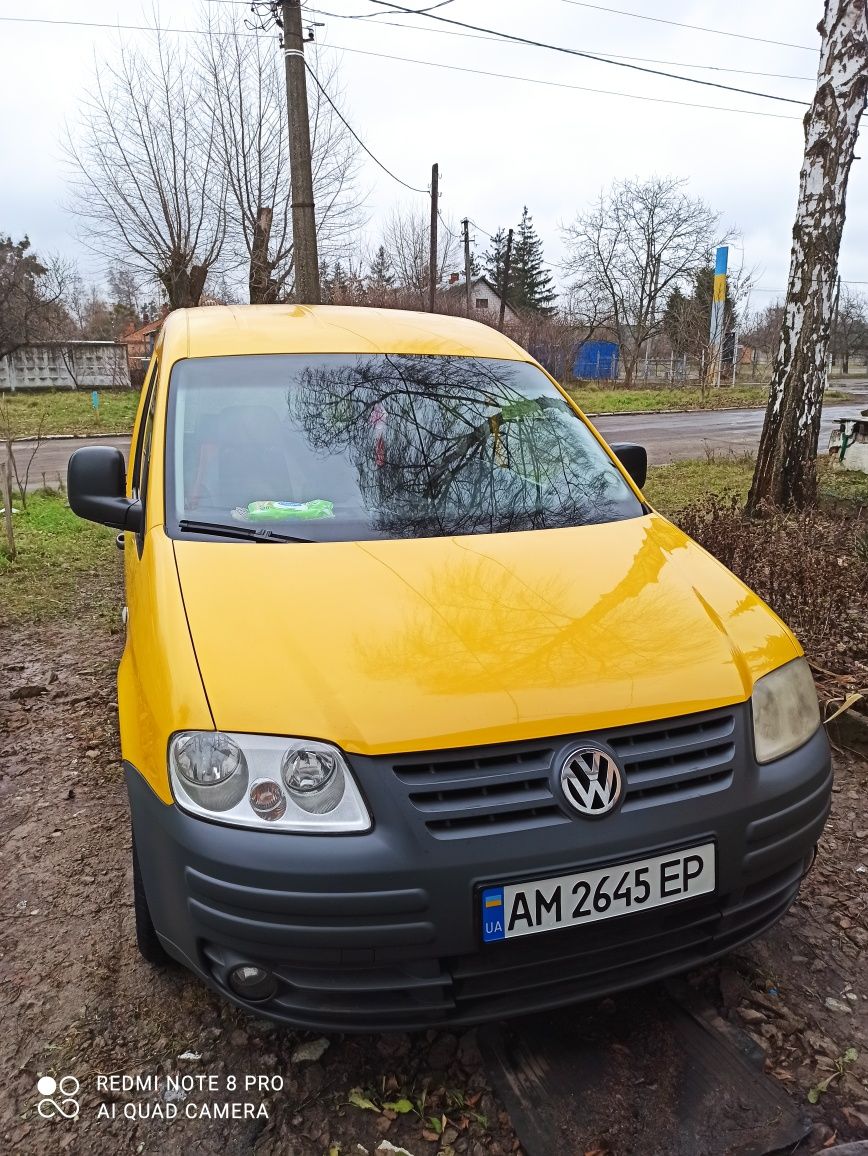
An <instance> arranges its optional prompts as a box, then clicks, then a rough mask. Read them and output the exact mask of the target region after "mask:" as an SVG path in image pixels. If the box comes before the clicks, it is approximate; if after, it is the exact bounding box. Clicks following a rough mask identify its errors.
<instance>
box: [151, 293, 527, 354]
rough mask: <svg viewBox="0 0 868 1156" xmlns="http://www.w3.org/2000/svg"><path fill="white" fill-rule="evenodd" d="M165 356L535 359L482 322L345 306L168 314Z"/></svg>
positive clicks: (265, 307) (232, 308) (264, 307)
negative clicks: (408, 355)
mask: <svg viewBox="0 0 868 1156" xmlns="http://www.w3.org/2000/svg"><path fill="white" fill-rule="evenodd" d="M163 341H164V345H163V348H164V354H163V357H164V360H166V359H167V360H169V361H177V360H180V359H181V358H184V357H215V356H220V355H231V354H244V353H247V354H250V353H416V354H441V355H444V356H449V355H451V356H462V355H463V356H473V357H496V358H503V359H505V360H510V361H530V360H532V359H531V358H530V357H529V355H528V354H527V353H526V352H525V351H524V350H523V349H522V348H521V347H520V346H519V345H517V344H516V343H515V342H514V341H512V340H511V339H510V338H508V337H505V336H504V335H503V334H502V333H498V332H497V330H496V329H492V328H491V327H490V326H488V325H483V324H482V323H481V322H479V321H470V320H469V319H467V318H464V317H452V316H448V315H446V314H442V313H415V312H411V311H410V310H406V309H368V308H359V307H354V306H344V305H211V306H207V307H202V308H198V309H176V310H175V311H174V312H172V313H170V314H169V315H168V317H167V318H166V322H165V327H164V331H163Z"/></svg>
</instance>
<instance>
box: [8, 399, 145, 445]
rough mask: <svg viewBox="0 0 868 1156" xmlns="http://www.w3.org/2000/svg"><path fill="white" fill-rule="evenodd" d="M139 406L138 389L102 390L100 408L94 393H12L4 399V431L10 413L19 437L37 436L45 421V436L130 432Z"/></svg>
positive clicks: (14, 434) (16, 434) (43, 430)
mask: <svg viewBox="0 0 868 1156" xmlns="http://www.w3.org/2000/svg"><path fill="white" fill-rule="evenodd" d="M138 404H139V391H138V390H137V389H115V390H107V389H106V390H100V391H99V409H97V410H95V409H94V408H93V406H92V404H91V399H90V390H89V389H88V390H81V391H77V390H57V391H54V390H46V391H45V392H42V391H39V392H36V393H8V394H4V395H2V397H0V430H2V429H3V428H4V427H5V424H6V417H5V415H6V413H8V415H9V422H10V424H11V426H12V436H13V437H16V438H24V437H35V436H36V432H37V430H38V429H39V423H40V420H41V421H42V432H43V434H77V435H78V436H79V437H89V436H92V435H94V434H111V433H118V434H122V433H129V432H130V431H131V430H132V428H133V420H134V419H135V416H136V409H137V407H138Z"/></svg>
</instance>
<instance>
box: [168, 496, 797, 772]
mask: <svg viewBox="0 0 868 1156" xmlns="http://www.w3.org/2000/svg"><path fill="white" fill-rule="evenodd" d="M175 556H176V561H177V567H178V574H179V578H180V583H181V590H182V593H183V598H184V605H185V607H186V611H187V617H188V621H189V625H190V631H191V635H192V639H193V645H194V647H195V651H196V656H197V659H198V662H199V667H200V670H201V672H202V679H203V682H204V686H205V692H206V694H207V696H208V701H209V703H210V706H211V711H212V714H213V718H214V723H215V725H216V726H217V727H218V728H219V729H221V730H230V731H241V732H245V731H246V732H258V733H267V734H268V733H270V734H290V735H301V736H305V737H310V738H320V739H327V740H330V741H332V742H335V743H337V744H338V745H339V746H341V747H343V748H345V749H346V750H349V751H355V752H358V753H361V754H369V755H373V754H385V753H394V752H398V751H416V750H426V749H437V748H442V747H447V746H464V745H472V744H477V743H487V742H488V743H490V742H498V741H507V740H510V739H536V738H541V737H545V736H549V735H557V734H569V733H572V732H577V731H583V730H588V729H591V728H602V727H610V726H616V725H622V724H628V723H635V722H643V721H648V720H651V719H656V718H664V717H672V716H675V715H680V714H685V713H688V712H691V711H699V710H705V709H710V708H714V707H719V706H724V705H728V704H732V703H734V702H739V701H743V700H745V699H746V698H748V697H749V695H750V693H751V688H752V685H753V682H754V681H755V680H756V678H758V677H759V676H760V675H762V674H764V673H766V672H767V671H769V670H771V669H773V668H775V667H777V666H780V665H781V664H782V663H784V662H787V661H789V660H790V659H791V658H793V657H795V656H796V655H798V654H800V653H801V650H800V649H799V647H798V644H797V643H796V641H795V639H794V638H793V636H792V634H791V633H790V632H789V630H787V628H786V627H785V626H784V625H783V623H782V622H781V621H780V620H779V619H778V618H777V617H776V616H775V615H774V614H773V613H772V611H771V610H769V608H768V607H767V606H766V605H765V604H764V603H763V602H761V601H760V599H758V598H757V597H756V596H755V595H754V594H752V593H751V591H749V590H748V589H747V587H745V586H744V585H743V584H742V583H741V582H739V581H738V579H736V578H735V577H734V576H733V575H732V574H730V573H729V571H727V570H726V569H725V568H724V567H723V566H721V565H720V564H719V563H718V562H716V561H715V560H714V559H713V558H712V557H711V556H710V555H709V554H707V553H706V552H705V551H704V550H703V549H701V547H699V546H697V545H696V544H695V543H694V542H692V541H691V540H690V539H689V538H687V537H686V536H685V535H684V534H682V533H681V531H680V530H678V529H676V528H675V527H674V526H672V525H671V524H670V523H669V522H667V521H666V520H665V519H664V518H662V517H660V516H659V515H657V514H649V515H647V516H644V517H641V518H636V519H632V520H629V521H624V522H617V523H610V524H608V525H600V526H584V527H576V528H574V529H558V530H541V531H527V532H522V533H511V534H491V535H477V536H468V537H456V538H425V539H415V540H397V541H374V542H348V543H323V544H317V545H315V546H308V545H274V544H271V545H266V544H258V543H246V542H244V543H241V542H202V541H189V540H176V541H175Z"/></svg>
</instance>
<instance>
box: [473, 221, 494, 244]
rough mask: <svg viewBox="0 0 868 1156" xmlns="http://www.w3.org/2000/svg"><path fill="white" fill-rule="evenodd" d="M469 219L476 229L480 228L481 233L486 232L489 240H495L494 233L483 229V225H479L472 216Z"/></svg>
mask: <svg viewBox="0 0 868 1156" xmlns="http://www.w3.org/2000/svg"><path fill="white" fill-rule="evenodd" d="M467 220H468V221H469V222H470V224H471V225H472V226H473V227H474V229H478V230H479V231H480V233H484V234H485V236H486V237H488V239H489V241H493V240H494V235H493V234H492V233H489V232H488V230H487V229H483V227H482V225H477V223H476V221H474V220H473V218H472V217H468V218H467Z"/></svg>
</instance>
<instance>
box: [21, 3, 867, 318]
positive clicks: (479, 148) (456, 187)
mask: <svg viewBox="0 0 868 1156" xmlns="http://www.w3.org/2000/svg"><path fill="white" fill-rule="evenodd" d="M432 2H433V0H427V3H432ZM306 3H307V8H306V19H308V20H309V21H311V22H316V24H317V27H316V28H315V36H316V38H317V41H318V44H319V48H318V51H319V52H321V53H323V52H324V53H326V54H330V55H334V56H335V57H336V58H337V60H338V62H339V67H340V82H341V85H342V87H343V90H344V97H343V108H344V111H345V114H346V116H347V118H348V120H349V121H350V123H351V124H352V126H353V127H354V128H355V129H356V131H357V132H358V133H359V135H360V136H361V137H362V138H363V139H364V141H365V144H366V145H367V146H368V148H370V150H371V151H372V152H373V153H374V154H375V155H376V156H377V157H378V158H379V159H380V160H381V161H382V162H383V164H384V165H386V166H387V167H388V168H389V169H391V170H392V172H393V173H394V174H396V175H397V176H398V177H400V178H401V180H403V181H405V182H406V183H407V184H409V185H413V186H417V187H418V188H421V189H424V188H426V187H427V186H428V184H429V181H430V173H431V164H432V162H434V161H436V162H438V164H439V166H440V191H441V202H440V203H441V211H442V213H443V216H444V217H445V218H446V219H447V220H448V221H450V222H454V223H455V224H456V225H457V222H458V221H460V219H461V218H462V217H464V216H465V215H466V216H469V217H470V218H471V219H472V220H473V221H474V222H475V225H476V226H477V228H476V229H474V236H475V240H476V243H477V246H478V248H479V249H480V250H484V248H485V247H486V245H487V237H486V235H485V233H486V232H494V230H496V229H497V228H498V227H499V226H501V225H503V226H509V225H513V224H515V223H517V221H518V219H519V217H520V215H521V210H522V206H523V205H525V204H526V205H527V206H528V208H529V209H530V211H531V213H532V215H533V217H534V221H535V223H536V226H537V229H538V231H539V233H540V235H541V237H542V239H543V241H544V244H545V255H546V259H547V261H548V262H549V263H550V264H551V265H552V266H554V267H555V269H556V271H557V266H558V264H559V262H560V261H561V260H562V259H563V256H564V252H563V246H562V241H561V235H560V228H561V226H562V225H563V224H565V223H567V222H569V221H570V220H572V219H573V218H574V217H575V215H576V213H577V212H579V211H581V210H582V209H584V208H586V207H587V206H588V205H589V203H590V202H591V201H592V200H593V199H594V198H595V197H596V196H597V195H598V194H599V192H600V190H601V189H602V188H604V187H607V186H609V185H610V184H611V182H612V181H614V180H618V179H622V178H627V177H645V176H650V175H658V176H668V175H675V176H679V177H685V178H687V179H688V180H689V189H690V191H691V193H692V194H693V195H695V196H698V197H702V198H703V199H704V200H706V201H707V202H708V203H709V204H710V205H711V206H712V207H713V208H714V209H715V210H717V211H719V212H720V213H721V215H722V216H721V221H722V225H723V227H724V228H734V229H736V230H738V231H739V233H740V234H741V236H740V239H739V241H738V242H737V243H736V245H735V247H734V250H733V251H732V253H731V260H732V262H733V263H735V264H736V265H738V264H742V263H743V265H744V267H745V268H748V269H751V270H755V273H756V277H755V283H756V288H755V289H754V291H753V293H752V297H751V302H750V304H751V306H752V307H753V308H756V307H760V306H762V305H764V304H766V303H767V302H771V301H773V300H774V299H775V298H776V297H778V296H781V295H782V292H783V289H784V287H785V285H786V277H787V269H788V265H789V251H790V235H791V229H792V222H793V215H794V209H795V202H796V196H797V192H798V177H799V168H800V164H801V158H802V148H803V131H802V124H801V116H802V114H803V111H804V109H803V107H802V106H801V105H800V104H794V103H786V102H783V101H777V100H767V99H763V98H761V97H757V96H749V95H745V94H742V93H735V92H727V91H723V90H721V89H716V88H713V87H705V86H700V85H697V84H687V83H684V82H682V81H678V80H672V79H666V78H662V77H658V76H653V75H648V74H646V73H643V72H638V71H634V70H631V69H627V68H623V67H615V66H613V65H610V64H606V63H603V62H598V61H591V60H587V59H585V58H580V57H576V56H572V55H569V54H566V53H560V52H554V51H550V50H548V49H545V48H539V47H532V46H528V45H521V44H510V43H505V42H504V41H503V40H500V39H494V38H490V37H485V36H480V35H479V34H472V33H469V32H468V30H466V29H462V28H459V27H454V26H452V25H450V24H446V23H441V22H438V21H435V20H433V19H432V18H431V17H432V16H435V15H436V16H440V17H443V18H448V19H451V20H456V21H461V22H464V23H469V24H475V25H479V26H483V27H485V28H491V29H496V30H499V31H505V32H509V33H512V34H514V35H516V36H521V37H525V38H527V39H533V40H537V41H544V42H548V43H550V44H556V45H560V46H563V47H568V48H573V49H577V50H580V51H582V52H591V53H598V54H609V55H611V56H615V55H617V56H618V57H619V58H621V59H623V58H631V60H630V63H633V64H641V65H642V67H646V68H650V69H661V70H665V71H669V72H677V73H680V74H682V75H689V76H691V77H695V78H697V79H702V80H705V81H712V82H714V83H717V84H724V85H732V86H735V87H738V88H749V89H754V90H758V91H761V92H766V93H772V94H775V95H777V96H784V97H789V98H791V99H792V100H797V101H804V102H805V103H806V104H807V102H809V101H810V99H811V96H812V94H813V90H814V79H815V76H816V68H817V59H818V51H817V50H818V45H819V37H818V34H817V31H816V25H817V22H818V20H819V19H820V17H821V15H822V7H823V5H822V0H763V2H762V3H761V4H760V3H757V0H728V2H727V3H725V4H724V3H720V2H719V0H718V2H717V3H712V2H711V0H606V3H605V5H602V6H600V5H596V6H595V5H592V4H584V3H577V2H576V0H533V2H532V3H529V2H527V0H451V3H447V4H443V5H442V6H440V7H438V8H437V9H436V10H435V11H433V12H432V13H431V15H430V16H427V17H426V16H414V17H410V16H405V15H401V14H391V13H389V12H387V11H386V10H385V9H384V7H383V6H381V5H376V4H374V3H373V2H372V0H306ZM396 3H397V4H398V5H399V6H405V7H414V8H418V7H423V6H426V4H425V0H396ZM207 4H221V5H227V4H228V5H230V6H232V7H233V8H235V9H237V10H238V12H239V16H240V17H242V18H243V16H244V15H245V6H244V4H243V3H237V0H173V2H172V3H171V4H170V3H169V2H168V0H163V3H162V5H161V6H160V7H159V8H158V9H154V8H153V7H152V6H150V5H143V4H141V3H139V0H78V3H77V4H76V5H75V6H74V8H73V7H71V6H70V5H69V4H68V3H67V2H66V0H28V3H27V4H26V5H22V4H21V3H20V0H18V2H13V0H0V41H2V45H3V50H4V51H3V60H4V67H3V69H2V70H0V156H2V157H3V159H4V164H3V180H2V183H0V232H7V233H11V234H12V235H13V236H18V235H21V234H23V233H27V234H28V235H29V236H30V238H31V241H32V243H33V245H34V247H35V248H36V249H37V250H38V251H41V252H58V253H62V254H63V255H65V256H68V257H72V258H74V259H75V260H76V261H78V262H79V264H80V266H81V268H82V271H83V273H84V275H85V276H86V277H87V278H92V279H94V280H98V279H99V278H100V277H101V274H102V272H103V269H102V262H101V260H100V258H99V255H98V254H94V253H93V252H92V251H91V250H89V249H88V248H86V247H85V246H84V245H83V244H82V243H81V240H80V238H79V236H78V230H77V223H76V220H75V218H74V217H73V216H72V215H71V214H70V213H69V211H68V209H67V208H65V200H66V180H67V177H66V171H65V167H64V161H63V154H62V148H61V142H62V138H63V134H64V131H65V126H66V125H67V124H69V125H70V126H72V128H73V131H74V125H75V119H76V111H77V107H78V104H79V101H80V99H81V96H82V94H83V93H84V92H85V91H86V89H87V88H88V87H89V86H90V85H92V83H93V79H94V76H95V72H96V70H97V69H98V68H99V67H100V65H101V63H102V62H105V61H107V60H110V59H111V58H112V57H113V56H114V55H115V54H116V52H117V50H118V44H119V42H121V41H122V42H124V43H127V44H136V43H141V44H146V43H147V35H146V34H145V33H142V32H136V31H129V30H123V29H119V28H117V27H116V26H117V25H119V24H142V23H147V22H149V21H150V22H153V20H154V13H155V12H156V15H157V19H158V20H159V23H160V25H161V26H162V27H164V28H170V29H195V28H197V27H201V26H202V22H203V20H202V12H203V9H204V8H205V6H206V5H207ZM613 8H618V9H621V10H622V11H623V12H629V13H632V14H633V15H623V14H619V13H618V12H614V11H611V9H613ZM606 9H609V10H608V11H607V10H606ZM376 11H380V12H381V13H383V14H382V15H380V16H377V17H374V18H367V17H368V15H369V14H370V13H373V12H376ZM324 13H329V15H326V14H324ZM23 14H26V16H27V17H28V20H29V22H17V21H13V20H9V19H2V18H3V17H7V18H8V17H20V16H21V15H23ZM350 16H364V17H366V18H364V19H348V18H347V17H350ZM648 17H654V18H655V19H649V18H648ZM72 18H74V19H76V20H79V21H91V22H105V23H107V24H110V25H114V26H115V27H112V28H105V29H102V28H92V27H91V28H88V27H72V26H68V25H60V24H57V25H52V24H50V23H39V22H37V21H39V20H42V21H52V20H55V21H57V20H69V19H72ZM663 21H670V22H672V23H664V22H663ZM684 24H689V25H697V26H703V27H704V28H706V29H710V30H713V31H699V30H696V29H692V28H685V27H680V26H679V25H684ZM456 33H457V35H456ZM721 33H729V34H733V33H734V34H737V35H722V34H721ZM179 35H181V34H180V33H179ZM750 38H757V39H750ZM765 40H771V41H780V42H784V43H778V44H770V43H764V42H763V41H765ZM275 51H277V43H276V40H275ZM395 57H402V58H405V59H394V58H395ZM406 58H411V59H406ZM421 61H425V62H430V63H425V64H423V63H419V62H421ZM658 62H665V63H658ZM434 65H439V66H441V67H434ZM444 65H448V66H450V67H448V68H447V67H442V66H444ZM699 66H710V67H699ZM462 69H470V70H481V71H483V72H489V73H506V74H510V76H511V77H523V78H531V79H532V80H534V81H538V82H547V83H530V82H528V81H527V80H515V79H505V78H502V77H495V76H483V75H478V71H477V72H474V71H460V70H462ZM724 69H730V70H740V71H721V70H724ZM763 74H765V75H763ZM615 93H620V94H629V95H613V94H615ZM635 98H639V99H635ZM693 106H705V107H693ZM709 106H716V108H713V107H709ZM721 110H739V111H721ZM758 114H761V115H758ZM866 150H868V146H863V150H862V151H865V158H864V160H861V161H856V162H855V163H854V166H853V170H852V173H851V178H850V189H849V196H848V220H847V225H846V229H845V234H844V242H843V247H842V254H841V275H842V277H843V278H844V280H845V281H850V282H854V284H853V288H854V289H855V290H858V291H862V292H868V151H866ZM361 184H362V186H363V187H364V188H365V189H366V190H368V192H369V196H368V201H367V206H366V211H367V213H368V215H369V224H368V233H369V235H370V239H371V241H372V242H374V243H375V242H376V240H377V235H378V232H379V227H380V223H381V222H382V220H383V219H384V217H385V216H386V215H388V213H389V212H390V211H391V210H392V209H393V208H394V207H395V205H396V204H402V205H404V206H409V205H417V204H424V202H425V197H424V196H423V195H420V194H413V193H410V192H408V191H407V190H406V189H404V188H402V187H401V186H400V185H399V184H397V183H396V182H395V181H393V180H392V179H391V177H389V176H388V175H386V173H384V172H383V171H382V170H381V169H379V168H378V167H377V166H376V165H375V164H374V162H373V161H371V160H369V159H368V158H367V157H364V158H363V163H362V167H361ZM559 280H560V278H559ZM860 281H861V282H864V283H865V284H863V285H861V286H860V285H858V284H855V283H857V282H860Z"/></svg>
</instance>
